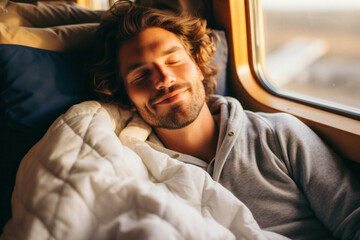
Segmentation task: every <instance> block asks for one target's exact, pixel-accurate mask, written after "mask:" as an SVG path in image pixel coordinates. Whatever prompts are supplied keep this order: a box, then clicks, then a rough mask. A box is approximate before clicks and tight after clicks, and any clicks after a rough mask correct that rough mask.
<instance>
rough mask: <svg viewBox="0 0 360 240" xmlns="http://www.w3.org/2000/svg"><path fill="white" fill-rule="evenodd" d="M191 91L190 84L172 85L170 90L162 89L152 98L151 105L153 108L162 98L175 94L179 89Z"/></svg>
mask: <svg viewBox="0 0 360 240" xmlns="http://www.w3.org/2000/svg"><path fill="white" fill-rule="evenodd" d="M182 88H183V89H190V84H187V83H183V84H174V85H171V86H170V87H169V88H164V89H160V90H158V91H157V92H156V93H155V95H154V96H153V97H152V98H150V100H149V105H150V106H153V105H154V103H155V102H157V101H158V100H159V99H160V98H162V97H163V96H164V95H166V94H169V93H171V92H174V91H176V90H178V89H182Z"/></svg>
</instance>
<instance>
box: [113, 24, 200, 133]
mask: <svg viewBox="0 0 360 240" xmlns="http://www.w3.org/2000/svg"><path fill="white" fill-rule="evenodd" d="M118 54H119V55H118V57H119V62H120V73H121V76H122V78H123V80H124V82H125V87H126V91H127V93H128V96H129V98H130V99H131V101H132V103H133V104H134V105H135V107H136V109H137V111H138V112H139V114H140V116H141V117H142V118H143V119H144V120H145V121H146V122H147V123H148V124H149V125H151V126H153V127H158V128H169V129H178V128H182V127H184V126H187V125H188V124H190V123H191V122H193V121H194V120H195V119H196V117H197V116H198V115H199V113H200V110H201V108H202V106H203V104H204V103H205V90H204V86H203V84H202V79H203V75H202V73H201V71H200V70H199V68H198V67H197V65H196V64H195V62H194V61H193V60H192V58H191V57H190V56H189V55H188V54H187V52H186V50H185V49H184V47H183V45H182V44H181V42H180V40H179V39H178V37H177V36H176V35H175V34H173V33H171V32H169V31H167V30H164V29H162V28H158V27H151V28H147V29H145V30H144V31H142V32H140V33H139V34H138V35H136V36H135V37H134V38H132V39H131V40H129V41H127V42H125V43H123V44H122V45H121V46H120V49H119V53H118Z"/></svg>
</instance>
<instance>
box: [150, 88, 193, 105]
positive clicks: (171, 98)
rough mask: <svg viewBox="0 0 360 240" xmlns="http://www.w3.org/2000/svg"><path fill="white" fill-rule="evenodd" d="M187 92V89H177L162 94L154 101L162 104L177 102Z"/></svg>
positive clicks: (156, 103)
mask: <svg viewBox="0 0 360 240" xmlns="http://www.w3.org/2000/svg"><path fill="white" fill-rule="evenodd" d="M186 92H187V90H186V89H180V90H176V91H173V92H170V93H168V94H165V95H163V96H161V97H160V98H158V99H157V100H156V101H155V102H154V105H161V104H168V103H172V102H175V101H177V100H179V99H180V98H181V97H182V96H183V95H184V94H185V93H186Z"/></svg>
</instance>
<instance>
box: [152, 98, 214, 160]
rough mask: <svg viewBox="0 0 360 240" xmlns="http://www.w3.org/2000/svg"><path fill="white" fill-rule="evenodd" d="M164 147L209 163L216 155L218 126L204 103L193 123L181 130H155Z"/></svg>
mask: <svg viewBox="0 0 360 240" xmlns="http://www.w3.org/2000/svg"><path fill="white" fill-rule="evenodd" d="M155 132H156V134H157V135H158V136H159V138H160V139H161V141H162V142H163V143H164V145H165V146H166V147H167V148H169V149H171V150H174V151H177V152H181V153H185V154H189V155H191V156H194V157H197V158H200V159H202V160H205V161H206V162H210V161H211V160H212V159H213V158H214V157H215V153H216V146H217V141H218V134H219V130H218V126H217V125H216V122H215V120H214V118H213V116H212V115H211V112H210V110H209V107H208V106H207V104H206V103H205V104H204V106H203V107H202V109H201V111H200V114H199V116H198V117H197V118H196V119H195V121H194V122H192V123H191V124H189V125H188V126H186V127H184V128H181V129H165V128H155Z"/></svg>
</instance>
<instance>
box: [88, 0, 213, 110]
mask: <svg viewBox="0 0 360 240" xmlns="http://www.w3.org/2000/svg"><path fill="white" fill-rule="evenodd" d="M149 27H160V28H163V29H165V30H168V31H170V32H172V33H174V34H175V35H177V37H178V38H179V39H180V41H181V43H182V44H183V46H184V48H185V50H186V51H187V52H188V54H189V56H190V57H191V58H192V59H193V60H194V61H195V63H196V64H197V65H198V67H199V68H200V70H201V71H202V73H203V76H204V80H203V85H204V87H205V92H206V97H207V98H206V100H208V99H209V97H210V96H211V95H212V94H213V93H214V90H215V88H216V79H215V75H216V74H217V72H218V70H217V68H216V67H215V66H212V65H211V64H210V62H211V60H212V57H213V55H214V53H215V44H214V39H213V37H214V35H213V33H212V31H211V30H210V29H207V28H206V21H205V20H203V19H199V18H197V17H193V16H189V15H184V14H177V13H175V12H169V11H166V10H159V9H154V8H149V7H143V6H139V5H136V4H134V3H133V2H131V1H117V2H115V4H114V5H113V6H112V7H111V8H110V9H109V10H108V11H107V12H105V13H104V15H103V16H102V20H101V23H100V26H99V28H98V30H97V32H96V37H97V39H98V40H99V41H100V42H102V43H103V47H104V49H103V55H102V60H101V61H100V62H99V63H97V64H95V65H94V66H93V69H92V71H93V87H94V90H95V92H96V93H97V95H98V97H99V98H100V100H102V101H105V102H111V103H116V104H118V105H120V106H121V107H125V108H126V107H130V106H131V102H130V99H129V97H128V95H127V93H126V90H125V86H124V82H123V79H121V76H120V74H119V63H118V60H117V53H118V49H119V46H120V45H121V44H122V43H123V42H125V41H127V40H129V39H130V38H132V37H134V36H135V35H136V34H138V33H139V32H141V31H142V30H145V29H146V28H149ZM120 64H121V63H120Z"/></svg>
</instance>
